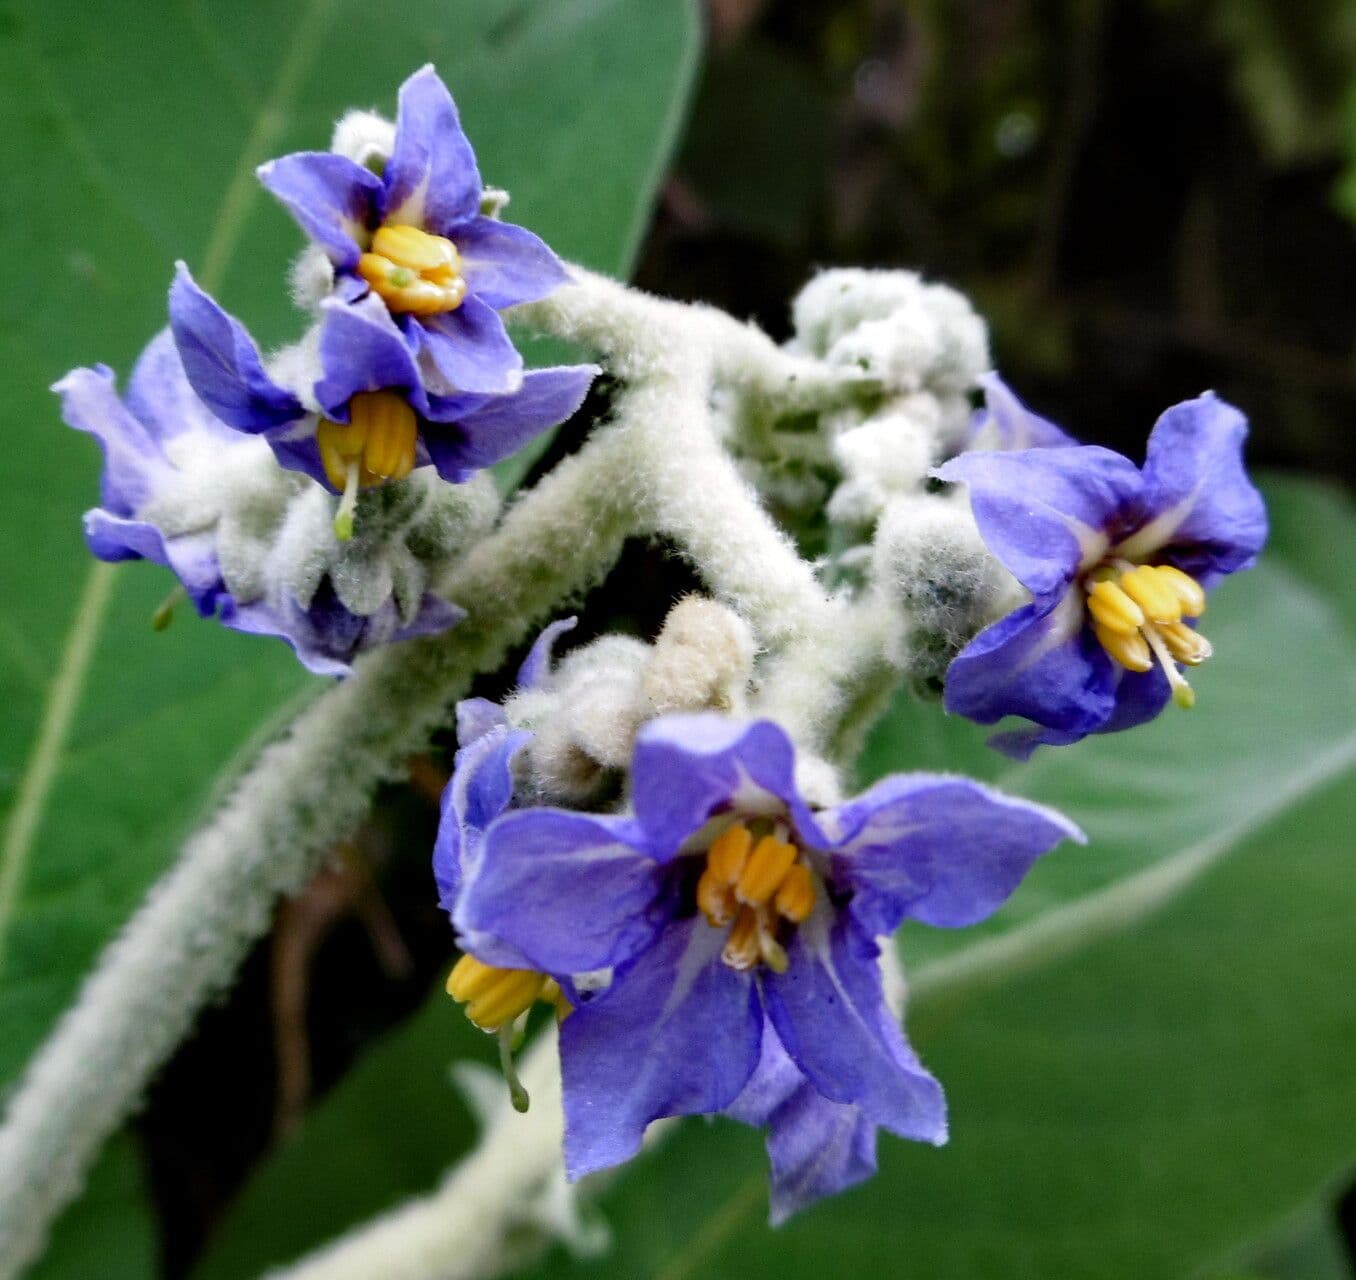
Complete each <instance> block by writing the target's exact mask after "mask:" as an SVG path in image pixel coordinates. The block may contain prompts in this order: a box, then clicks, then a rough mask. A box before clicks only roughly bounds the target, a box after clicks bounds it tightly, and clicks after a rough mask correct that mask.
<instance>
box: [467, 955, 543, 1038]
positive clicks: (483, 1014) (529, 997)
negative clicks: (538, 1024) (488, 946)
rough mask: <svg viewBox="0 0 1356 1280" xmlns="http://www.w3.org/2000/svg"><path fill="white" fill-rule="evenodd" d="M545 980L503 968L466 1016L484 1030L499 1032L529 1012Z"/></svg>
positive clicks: (516, 970)
mask: <svg viewBox="0 0 1356 1280" xmlns="http://www.w3.org/2000/svg"><path fill="white" fill-rule="evenodd" d="M543 981H544V979H543V978H542V975H541V974H539V973H532V972H531V971H530V970H527V969H501V970H500V971H499V980H498V981H497V982H496V983H495V984H494V985H493V986H492V987H490V989H489V990H488V991H485V992H482V993H481V994H480V995H479V996H477V997H476V998H475V999H474V1000H472V1001H470V1002H469V1003H468V1004H467V1006H466V1016H467V1017H468V1018H470V1019H471V1021H472V1022H474V1023H475V1024H476V1026H478V1027H479V1028H480V1029H481V1030H482V1031H497V1030H498V1029H499V1028H500V1027H502V1026H503V1025H504V1024H505V1023H506V1022H512V1021H513V1019H514V1018H516V1017H517V1016H518V1015H519V1014H520V1013H524V1012H526V1011H527V1010H528V1009H530V1008H531V1007H532V1005H533V1003H534V1002H535V1001H536V999H537V997H538V996H539V995H540V994H541V988H542V983H543Z"/></svg>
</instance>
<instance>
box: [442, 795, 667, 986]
mask: <svg viewBox="0 0 1356 1280" xmlns="http://www.w3.org/2000/svg"><path fill="white" fill-rule="evenodd" d="M637 835H638V833H637V832H636V831H635V826H634V823H632V822H631V821H630V820H629V819H625V818H612V817H595V816H592V815H589V814H582V813H570V812H566V811H565V810H562V809H546V808H535V809H523V810H520V811H518V812H514V813H508V814H505V815H504V816H503V817H502V818H500V819H499V820H498V821H497V822H494V823H493V824H491V826H490V827H489V829H488V830H487V831H486V832H485V839H484V845H483V853H482V856H481V857H480V858H479V859H478V860H477V861H476V864H475V866H474V868H473V869H471V871H470V875H469V877H468V879H467V882H466V886H465V889H464V891H463V893H462V897H461V902H460V903H459V904H458V909H457V914H456V917H455V924H456V926H457V928H458V929H459V930H460V931H461V932H462V933H463V934H464V935H465V936H466V937H467V938H468V939H470V940H471V943H470V945H471V949H472V950H477V948H476V946H475V942H474V939H475V938H477V937H481V936H487V937H490V938H496V939H498V940H499V941H501V942H503V943H506V944H507V945H509V946H511V947H514V948H515V949H516V950H518V951H519V952H521V953H522V954H523V955H524V956H526V957H527V958H528V959H529V960H530V962H531V963H530V966H529V967H531V968H534V969H541V970H543V971H545V972H547V973H556V974H571V973H584V972H587V971H590V970H593V969H606V968H609V967H611V966H613V965H618V964H621V963H623V962H624V961H626V960H629V959H630V958H631V957H632V956H634V955H635V954H636V953H637V952H639V951H641V950H643V949H644V948H645V947H647V946H649V945H650V943H651V941H652V940H653V938H654V936H655V931H656V930H657V929H660V928H662V927H663V925H664V923H665V921H666V919H667V914H668V910H667V909H668V903H667V902H666V901H665V896H664V890H665V888H666V884H667V877H666V876H665V874H664V872H663V870H662V868H661V867H660V866H659V865H658V864H657V863H656V862H655V861H654V860H653V859H651V858H649V857H647V856H646V855H645V854H644V853H642V852H640V851H639V849H638V848H637Z"/></svg>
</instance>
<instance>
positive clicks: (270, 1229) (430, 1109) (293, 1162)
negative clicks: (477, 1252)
mask: <svg viewBox="0 0 1356 1280" xmlns="http://www.w3.org/2000/svg"><path fill="white" fill-rule="evenodd" d="M493 1058H494V1054H493V1042H492V1041H491V1040H490V1039H489V1037H487V1036H485V1035H484V1034H483V1033H482V1032H479V1031H477V1030H475V1028H474V1027H472V1026H471V1024H470V1023H469V1022H468V1021H467V1020H466V1017H465V1015H464V1014H463V1013H462V1011H461V1009H460V1008H459V1007H458V1006H457V1005H455V1004H453V1003H452V1001H451V1000H450V999H448V997H447V996H446V994H444V993H443V992H442V991H437V992H435V993H434V994H433V995H432V996H431V997H430V998H429V1000H428V1003H427V1004H426V1005H425V1007H424V1008H423V1010H422V1011H421V1012H420V1013H419V1014H418V1015H416V1016H415V1017H414V1018H413V1019H411V1020H410V1021H409V1022H407V1023H405V1024H404V1025H403V1026H401V1027H400V1028H398V1029H397V1030H396V1031H393V1032H392V1033H391V1034H390V1035H388V1036H387V1037H386V1038H385V1040H383V1041H382V1042H381V1043H380V1044H378V1045H376V1046H375V1047H374V1048H373V1049H371V1050H370V1051H369V1052H368V1053H367V1055H366V1056H365V1057H364V1058H363V1059H362V1061H361V1062H359V1064H358V1065H357V1066H356V1067H354V1069H353V1070H352V1071H350V1072H349V1073H348V1075H347V1076H345V1078H344V1079H343V1080H342V1081H341V1082H340V1083H339V1084H338V1085H337V1086H336V1087H335V1088H334V1089H333V1090H332V1091H331V1093H330V1094H329V1096H328V1097H326V1098H325V1099H324V1100H323V1101H322V1102H321V1103H320V1104H319V1106H317V1107H316V1108H315V1110H314V1111H313V1112H312V1113H311V1114H310V1115H309V1116H308V1117H307V1119H306V1123H305V1124H304V1126H303V1127H302V1128H301V1129H300V1130H299V1131H298V1132H297V1134H296V1135H295V1136H294V1137H293V1138H291V1139H290V1140H289V1141H287V1142H285V1143H284V1144H283V1145H282V1147H280V1148H279V1150H278V1151H277V1152H275V1153H274V1155H273V1156H272V1157H271V1158H270V1159H269V1160H268V1162H267V1163H266V1164H265V1165H264V1166H263V1167H262V1168H261V1169H260V1171H259V1172H258V1173H257V1174H256V1175H255V1176H254V1178H253V1179H252V1180H251V1181H250V1183H249V1185H248V1186H247V1187H246V1189H245V1190H244V1192H243V1193H242V1194H241V1196H240V1199H239V1200H238V1201H237V1203H236V1204H235V1205H234V1206H233V1207H232V1210H231V1213H230V1215H229V1216H228V1218H227V1219H226V1222H225V1224H224V1225H223V1226H222V1228H221V1230H220V1231H219V1232H218V1233H217V1235H216V1237H215V1239H214V1240H213V1241H212V1245H211V1248H210V1249H209V1250H208V1252H207V1254H206V1255H205V1257H204V1258H203V1260H202V1262H201V1263H200V1265H199V1266H198V1267H197V1269H196V1270H195V1271H194V1273H193V1277H194V1280H238V1277H241V1276H252V1275H258V1274H259V1273H260V1272H261V1271H263V1270H264V1269H265V1268H267V1267H269V1266H276V1265H279V1264H281V1263H284V1262H287V1261H290V1260H291V1259H293V1258H296V1257H299V1256H300V1255H301V1254H303V1253H305V1252H306V1251H307V1250H308V1249H311V1248H314V1247H316V1246H317V1245H320V1244H323V1243H324V1242H325V1241H326V1240H329V1239H331V1238H332V1237H334V1236H335V1235H337V1234H338V1233H339V1232H341V1231H343V1230H344V1229H345V1228H347V1227H350V1226H353V1225H354V1224H355V1223H358V1222H362V1221H364V1220H365V1219H367V1218H369V1217H371V1216H372V1215H373V1214H375V1213H379V1212H380V1211H381V1210H383V1209H387V1208H390V1207H391V1206H392V1205H394V1204H397V1203H398V1202H399V1201H400V1200H402V1199H404V1198H405V1197H407V1196H411V1195H415V1194H418V1193H420V1192H426V1191H429V1190H430V1189H431V1188H432V1187H433V1186H434V1184H435V1183H436V1182H437V1180H438V1177H439V1175H441V1174H442V1173H443V1171H444V1170H445V1169H446V1168H447V1167H448V1165H450V1164H451V1163H453V1162H454V1161H455V1160H456V1159H457V1158H458V1156H460V1155H462V1154H463V1153H464V1152H465V1151H466V1150H467V1149H468V1148H469V1146H470V1144H471V1140H472V1138H473V1137H474V1135H475V1125H474V1122H473V1120H472V1117H471V1114H470V1112H469V1110H468V1108H467V1105H466V1101H465V1099H464V1098H463V1096H462V1094H461V1093H460V1091H459V1090H458V1089H457V1088H456V1087H455V1085H454V1084H453V1081H452V1076H451V1071H450V1067H451V1064H452V1063H453V1062H456V1061H460V1060H465V1059H481V1060H483V1061H485V1062H487V1063H488V1062H489V1061H491V1060H493Z"/></svg>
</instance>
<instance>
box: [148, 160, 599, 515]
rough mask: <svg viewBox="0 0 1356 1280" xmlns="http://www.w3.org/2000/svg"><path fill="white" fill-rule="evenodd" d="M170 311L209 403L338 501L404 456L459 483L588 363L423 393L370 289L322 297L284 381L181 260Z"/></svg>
mask: <svg viewBox="0 0 1356 1280" xmlns="http://www.w3.org/2000/svg"><path fill="white" fill-rule="evenodd" d="M333 158H335V159H337V158H338V157H333ZM169 310H170V327H171V328H172V329H173V331H174V339H175V342H176V343H177V344H178V347H179V353H180V356H181V357H182V359H183V366H184V370H185V372H186V373H187V375H188V380H189V382H190V383H192V385H193V389H194V390H195V391H196V392H197V394H198V395H199V397H201V399H202V400H203V401H204V402H205V403H206V404H207V406H208V407H209V408H210V409H211V410H212V412H213V413H215V414H216V415H217V417H218V418H220V419H221V420H222V422H224V423H226V424H227V426H230V427H233V428H235V429H236V430H237V431H240V432H244V433H246V434H249V435H257V436H260V437H262V438H263V439H264V440H266V441H267V442H268V443H269V445H270V446H271V447H272V449H273V452H274V453H275V454H276V456H277V458H278V461H279V462H281V463H282V465H283V466H285V467H288V468H290V469H292V470H295V471H301V472H304V473H305V474H306V475H309V476H311V477H312V478H313V479H315V480H318V481H319V482H320V483H321V484H322V485H325V486H326V487H327V488H328V489H330V490H331V491H332V492H335V493H343V494H344V495H345V498H346V502H347V506H349V507H351V505H352V503H353V501H354V500H355V498H356V494H357V491H358V489H360V488H363V489H365V488H371V487H374V486H377V485H381V484H383V483H385V482H386V481H388V480H397V479H402V478H403V477H404V476H406V475H408V474H409V473H410V471H411V470H412V469H414V468H415V467H422V466H427V465H430V464H431V465H432V466H434V467H435V468H436V469H437V471H438V474H439V475H441V476H442V477H443V478H444V479H445V480H450V481H451V482H452V483H454V484H460V483H462V482H463V481H465V480H467V479H469V478H470V477H471V476H472V475H474V474H475V473H476V472H477V471H480V470H481V469H483V468H485V467H488V466H490V465H491V464H493V463H495V462H498V461H499V460H500V459H501V458H506V457H508V456H509V455H510V454H513V453H516V452H517V451H518V450H519V449H521V448H522V447H523V445H525V444H526V443H527V442H528V441H529V440H532V439H533V438H534V437H536V436H538V435H540V434H541V432H543V431H545V430H546V429H547V428H548V427H552V426H555V425H556V424H557V423H558V422H562V421H563V420H564V419H565V418H567V417H569V416H570V414H572V413H573V412H574V411H575V410H576V409H578V407H579V406H580V404H581V403H582V402H583V399H584V395H585V393H586V392H587V391H588V387H589V383H590V382H592V380H593V378H594V376H595V375H596V374H597V372H598V369H597V367H596V366H595V365H571V366H563V367H559V368H553V369H537V370H533V371H531V372H529V373H527V374H525V375H523V376H521V377H520V378H519V379H518V381H517V387H516V390H515V391H514V392H513V393H512V394H510V395H487V394H483V393H475V394H469V393H456V394H447V395H442V394H434V393H432V392H430V391H428V390H427V389H426V385H425V380H424V378H423V377H422V376H421V373H420V367H419V363H418V361H417V360H416V357H415V355H414V354H412V353H411V350H410V348H409V346H408V345H407V343H406V340H405V338H404V337H403V336H402V334H401V331H400V329H399V328H398V327H397V326H396V324H395V322H394V321H393V320H392V318H391V316H390V315H389V314H388V312H387V310H386V307H385V306H384V305H383V304H382V302H381V301H380V300H379V299H377V298H375V297H370V296H369V297H365V298H362V299H360V300H358V301H357V302H353V303H345V302H341V301H339V300H338V299H335V298H329V299H326V300H325V302H324V303H323V304H322V306H321V319H320V322H319V325H318V328H317V329H316V330H314V331H313V333H312V335H310V337H309V339H308V341H306V342H303V343H302V344H301V345H300V347H299V348H297V349H294V350H293V351H292V352H291V353H288V355H289V357H290V358H289V359H287V360H285V361H282V362H281V364H282V365H283V367H285V369H286V371H287V372H289V373H291V374H292V375H293V377H292V378H291V379H290V381H291V382H294V383H299V385H294V386H292V387H291V389H289V387H288V386H285V385H283V383H284V382H286V381H289V379H286V378H283V377H281V376H279V377H278V378H277V379H275V378H274V377H273V376H271V375H270V373H269V372H268V371H267V370H266V369H265V367H264V362H263V360H262V358H261V357H260V354H259V350H258V348H257V347H256V346H255V344H254V341H253V339H251V337H250V335H249V333H248V332H247V331H246V329H245V327H244V326H243V325H242V324H241V323H240V322H239V321H238V320H236V319H235V318H234V317H232V316H230V315H228V314H227V313H226V312H225V311H224V310H222V308H221V307H220V306H219V305H218V304H217V303H216V302H215V301H214V300H213V299H212V298H211V297H210V296H208V295H207V294H206V293H204V292H203V291H202V290H201V289H200V288H199V287H198V285H197V284H196V282H195V281H194V280H193V277H192V276H191V275H190V274H189V272H188V269H187V268H186V267H185V266H183V264H182V263H181V264H180V266H179V273H178V276H177V278H176V279H175V282H174V285H173V287H172V288H171V289H170V301H169Z"/></svg>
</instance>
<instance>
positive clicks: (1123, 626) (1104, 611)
mask: <svg viewBox="0 0 1356 1280" xmlns="http://www.w3.org/2000/svg"><path fill="white" fill-rule="evenodd" d="M1088 612H1089V613H1091V614H1092V616H1093V618H1094V619H1095V620H1096V621H1097V623H1098V624H1099V625H1100V626H1103V627H1105V628H1106V629H1107V630H1108V631H1120V632H1123V633H1124V634H1126V635H1130V634H1132V633H1133V632H1135V631H1138V630H1139V629H1140V627H1142V626H1143V625H1144V610H1142V609H1141V608H1140V607H1139V605H1137V604H1136V603H1135V602H1134V601H1133V600H1132V599H1130V597H1129V596H1128V595H1126V594H1125V592H1124V591H1122V590H1121V588H1120V587H1119V586H1117V585H1116V583H1114V582H1110V581H1101V582H1094V583H1093V584H1092V586H1090V587H1089V588H1088Z"/></svg>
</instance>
